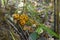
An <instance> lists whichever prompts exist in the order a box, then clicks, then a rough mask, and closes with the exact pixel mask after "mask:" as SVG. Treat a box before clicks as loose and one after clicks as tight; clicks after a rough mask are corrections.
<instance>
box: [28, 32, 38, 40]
mask: <svg viewBox="0 0 60 40" xmlns="http://www.w3.org/2000/svg"><path fill="white" fill-rule="evenodd" d="M37 38H38V34H37V33H36V32H33V33H32V34H30V35H29V40H36V39H37Z"/></svg>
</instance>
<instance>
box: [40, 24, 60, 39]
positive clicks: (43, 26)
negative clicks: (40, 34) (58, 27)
mask: <svg viewBox="0 0 60 40" xmlns="http://www.w3.org/2000/svg"><path fill="white" fill-rule="evenodd" d="M40 28H42V29H44V30H45V31H46V32H48V33H49V34H50V35H51V36H55V37H56V38H59V36H58V34H56V33H55V32H54V31H53V30H51V29H50V28H48V27H46V26H45V25H43V24H40Z"/></svg>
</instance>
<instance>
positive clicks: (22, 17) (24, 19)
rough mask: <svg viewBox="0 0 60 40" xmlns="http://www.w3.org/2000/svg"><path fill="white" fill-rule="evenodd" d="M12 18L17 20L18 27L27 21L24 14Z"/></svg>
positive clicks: (14, 15)
mask: <svg viewBox="0 0 60 40" xmlns="http://www.w3.org/2000/svg"><path fill="white" fill-rule="evenodd" d="M13 18H14V19H16V20H19V23H20V25H25V24H26V22H27V21H28V15H26V14H21V15H19V14H13Z"/></svg>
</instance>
